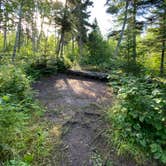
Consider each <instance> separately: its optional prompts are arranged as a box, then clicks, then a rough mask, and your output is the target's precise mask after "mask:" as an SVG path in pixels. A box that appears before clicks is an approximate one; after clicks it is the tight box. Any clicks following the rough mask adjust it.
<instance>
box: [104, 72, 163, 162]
mask: <svg viewBox="0 0 166 166" xmlns="http://www.w3.org/2000/svg"><path fill="white" fill-rule="evenodd" d="M109 79H110V85H111V87H113V89H114V92H115V93H116V94H117V100H116V102H115V103H114V106H113V108H110V110H109V111H108V113H107V120H108V122H109V123H110V124H111V127H110V129H109V131H108V133H107V137H108V140H109V141H112V142H113V143H114V144H115V145H116V146H117V149H118V153H119V154H126V153H130V154H132V155H133V156H134V157H135V159H136V160H137V161H138V162H139V163H140V162H141V163H143V162H144V161H145V160H146V159H151V158H153V159H155V160H157V161H158V162H160V163H163V164H165V163H166V148H165V147H166V142H165V140H166V110H165V109H166V93H165V92H166V82H164V81H163V80H162V79H160V78H154V77H152V76H139V77H138V76H134V75H132V74H125V73H123V72H121V71H119V72H118V71H113V72H112V73H111V74H110V77H109Z"/></svg>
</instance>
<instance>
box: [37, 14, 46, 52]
mask: <svg viewBox="0 0 166 166" xmlns="http://www.w3.org/2000/svg"><path fill="white" fill-rule="evenodd" d="M43 24H44V17H42V21H41V25H40V34H39V36H38V39H37V45H36V51H38V50H39V46H40V40H41V37H42V33H43Z"/></svg>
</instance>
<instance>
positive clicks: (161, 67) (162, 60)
mask: <svg viewBox="0 0 166 166" xmlns="http://www.w3.org/2000/svg"><path fill="white" fill-rule="evenodd" d="M165 47H166V44H165V39H164V40H163V42H162V54H161V64H160V74H161V75H163V74H164V56H165Z"/></svg>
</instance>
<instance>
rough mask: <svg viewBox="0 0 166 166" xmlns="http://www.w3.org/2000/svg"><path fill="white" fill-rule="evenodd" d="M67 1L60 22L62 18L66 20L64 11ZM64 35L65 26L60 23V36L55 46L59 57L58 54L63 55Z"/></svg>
mask: <svg viewBox="0 0 166 166" xmlns="http://www.w3.org/2000/svg"><path fill="white" fill-rule="evenodd" d="M67 3H68V0H66V1H65V8H64V14H63V18H62V22H63V21H64V20H66V17H67V13H66V10H67ZM64 37H65V27H64V25H63V23H62V28H61V37H60V40H59V44H58V47H57V50H56V53H57V57H59V56H61V57H62V56H63V46H64Z"/></svg>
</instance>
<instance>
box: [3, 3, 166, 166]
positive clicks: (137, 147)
mask: <svg viewBox="0 0 166 166" xmlns="http://www.w3.org/2000/svg"><path fill="white" fill-rule="evenodd" d="M105 5H106V6H107V11H106V12H107V13H109V14H110V15H112V16H113V18H115V19H114V21H115V26H116V27H115V28H114V30H110V32H108V35H107V37H103V36H102V34H101V32H100V28H99V26H98V23H97V19H95V20H94V22H93V23H90V22H89V21H88V20H89V18H90V12H89V8H90V7H93V2H92V1H91V0H65V1H64V2H62V1H58V0H10V1H8V0H0V133H1V134H0V161H1V162H2V163H4V164H6V165H19V164H20V165H21V164H22V165H23V164H24V165H28V164H31V163H35V164H36V163H38V162H39V161H40V160H42V158H43V157H44V156H47V155H48V154H49V152H50V149H51V143H50V141H49V139H48V133H47V130H46V127H45V126H46V125H45V124H44V123H42V122H41V121H40V116H42V114H43V108H42V107H41V106H40V104H39V103H38V101H36V100H34V91H33V90H32V88H31V85H32V83H33V82H34V81H35V80H37V79H38V78H39V77H41V76H43V75H50V74H55V73H58V72H64V71H65V70H66V69H68V68H74V69H83V70H91V71H101V72H107V73H109V84H110V86H111V87H113V89H114V92H115V94H116V96H117V99H116V100H117V101H116V102H115V104H114V107H113V108H110V110H109V111H108V113H107V115H106V117H107V118H106V119H107V121H108V122H110V123H111V124H110V125H111V126H112V127H111V129H110V130H111V131H108V133H107V137H108V138H107V139H108V140H110V138H111V139H112V140H114V141H113V142H114V144H115V145H116V146H117V148H118V149H119V151H120V152H126V151H127V152H130V153H131V154H132V155H133V156H135V158H137V160H138V161H139V157H141V160H143V158H146V157H147V156H148V158H153V159H155V160H157V162H159V163H166V149H165V147H166V146H165V145H166V143H165V140H166V93H165V92H166V86H165V84H166V81H165V76H166V63H165V50H166V1H165V0H156V1H151V0H139V1H138V0H125V1H121V0H117V1H114V0H107V2H106V4H105ZM110 28H111V27H110ZM115 29H116V30H115ZM47 125H48V124H47ZM116 129H118V130H116ZM112 130H113V132H112ZM34 133H37V134H34ZM112 133H114V134H113V136H112ZM112 140H111V141H112ZM29 147H30V148H29ZM145 156H146V157H145ZM18 163H19V164H18Z"/></svg>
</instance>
